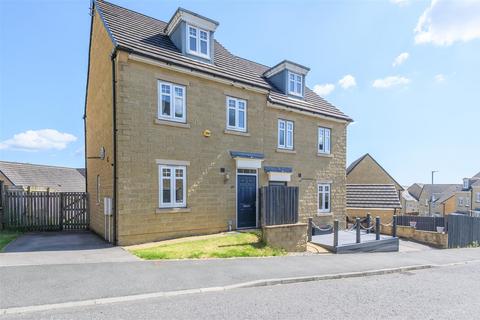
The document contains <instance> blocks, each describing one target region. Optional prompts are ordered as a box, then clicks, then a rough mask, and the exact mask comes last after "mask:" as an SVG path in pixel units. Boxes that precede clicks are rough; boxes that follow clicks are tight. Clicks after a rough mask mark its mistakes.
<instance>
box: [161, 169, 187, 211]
mask: <svg viewBox="0 0 480 320" xmlns="http://www.w3.org/2000/svg"><path fill="white" fill-rule="evenodd" d="M163 169H170V177H163ZM176 170H183V177H182V180H183V181H182V184H183V194H182V202H177V201H176V199H175V198H176V184H177V177H176ZM167 179H169V180H170V197H171V198H170V203H165V202H164V201H163V181H164V180H167ZM186 189H187V167H186V166H172V165H163V164H161V165H159V166H158V190H159V193H158V206H159V207H160V208H185V207H186V206H187V199H186V197H187V191H186Z"/></svg>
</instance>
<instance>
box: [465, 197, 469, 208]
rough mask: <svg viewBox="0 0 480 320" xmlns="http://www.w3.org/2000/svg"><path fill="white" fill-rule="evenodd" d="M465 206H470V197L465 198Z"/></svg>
mask: <svg viewBox="0 0 480 320" xmlns="http://www.w3.org/2000/svg"><path fill="white" fill-rule="evenodd" d="M465 207H470V198H469V197H466V198H465Z"/></svg>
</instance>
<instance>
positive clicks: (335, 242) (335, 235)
mask: <svg viewBox="0 0 480 320" xmlns="http://www.w3.org/2000/svg"><path fill="white" fill-rule="evenodd" d="M333 247H334V248H336V247H338V219H335V220H333Z"/></svg>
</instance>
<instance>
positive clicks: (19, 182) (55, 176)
mask: <svg viewBox="0 0 480 320" xmlns="http://www.w3.org/2000/svg"><path fill="white" fill-rule="evenodd" d="M82 170H84V169H76V168H65V167H54V166H45V165H38V164H30V163H19V162H7V161H0V172H2V173H3V174H4V175H5V176H6V177H7V178H8V179H9V180H10V181H11V182H12V183H13V184H14V185H15V186H23V187H28V186H31V187H42V188H47V187H49V188H52V189H54V190H55V191H61V192H85V177H84V175H83V174H82V173H81V171H82Z"/></svg>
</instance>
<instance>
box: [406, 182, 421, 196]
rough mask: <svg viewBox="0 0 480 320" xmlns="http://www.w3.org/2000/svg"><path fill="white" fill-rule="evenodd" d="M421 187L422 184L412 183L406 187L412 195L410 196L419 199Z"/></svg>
mask: <svg viewBox="0 0 480 320" xmlns="http://www.w3.org/2000/svg"><path fill="white" fill-rule="evenodd" d="M422 189H423V184H421V183H414V184H412V185H411V186H410V187H408V189H407V191H408V192H409V193H410V194H411V195H412V197H414V198H415V199H417V200H419V199H420V195H421V194H422Z"/></svg>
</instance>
